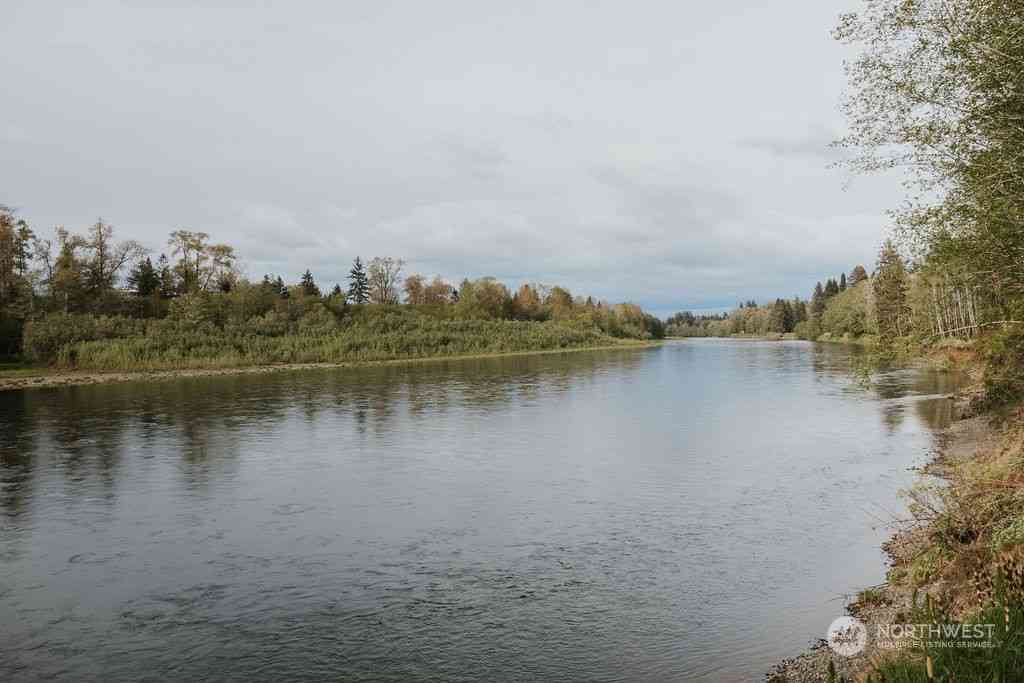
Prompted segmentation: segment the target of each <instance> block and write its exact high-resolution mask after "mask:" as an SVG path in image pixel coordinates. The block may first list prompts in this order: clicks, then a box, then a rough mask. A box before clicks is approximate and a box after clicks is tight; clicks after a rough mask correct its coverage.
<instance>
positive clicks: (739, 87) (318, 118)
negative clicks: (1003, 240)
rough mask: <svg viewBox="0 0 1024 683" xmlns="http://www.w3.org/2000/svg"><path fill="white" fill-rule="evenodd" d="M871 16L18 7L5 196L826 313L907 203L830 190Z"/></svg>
mask: <svg viewBox="0 0 1024 683" xmlns="http://www.w3.org/2000/svg"><path fill="white" fill-rule="evenodd" d="M857 2H858V0H785V1H784V2H774V3H765V2H763V0H721V1H719V2H681V1H679V0H666V1H655V0H631V1H630V2H626V1H624V0H617V1H615V2H600V1H596V0H590V1H584V0H579V1H576V0H546V1H543V2H536V3H533V2H525V1H517V2H507V1H504V2H499V1H496V0H495V1H492V0H434V1H432V2H420V1H415V0H406V1H403V2H389V1H387V0H371V1H367V2H356V1H348V0H335V1H331V2H328V1H327V0H324V1H322V2H305V1H295V0H293V1H292V2H287V3H283V2H281V3H273V2H244V3H243V2H237V3H236V2H216V1H207V2H195V3H190V2H160V3H157V2H144V1H136V2H101V1H97V2H78V3H61V2H40V1H38V0H25V1H21V0H13V2H12V0H7V2H5V3H4V4H5V9H4V13H3V14H4V22H3V24H2V25H0V43H2V44H3V46H4V49H3V51H2V54H0V79H2V83H3V89H4V105H3V107H0V158H2V159H3V163H0V203H3V204H8V205H11V206H14V207H17V208H18V209H19V211H20V213H21V215H22V216H23V217H25V218H26V219H28V220H29V221H30V222H31V223H32V225H33V226H34V227H35V228H36V229H37V231H39V232H44V233H45V232H48V231H49V230H51V229H52V227H53V226H54V225H57V224H63V225H66V226H68V227H69V228H84V227H85V226H86V225H87V224H88V223H89V222H91V221H93V220H95V219H96V218H97V217H99V216H102V217H103V218H104V219H106V220H107V221H109V222H111V223H113V224H114V225H115V227H116V228H117V230H118V232H119V234H120V235H121V236H124V237H134V238H137V239H139V240H141V241H142V242H144V243H145V244H146V245H147V246H148V247H151V248H152V249H153V250H154V252H155V253H159V251H160V250H161V249H163V248H164V244H165V241H166V235H167V233H168V232H169V231H171V230H173V229H176V228H179V227H185V228H190V229H194V230H202V231H205V232H208V233H210V235H211V236H212V238H213V239H214V240H215V241H222V242H227V243H230V244H233V245H235V246H236V248H237V250H238V252H239V254H240V255H241V257H242V259H243V268H244V270H245V271H246V272H247V273H248V274H249V275H250V276H251V277H260V276H262V274H263V273H264V272H272V273H280V274H282V275H284V276H285V278H286V279H289V280H296V279H297V277H298V275H299V274H300V273H301V272H302V271H303V270H305V269H306V268H307V267H308V268H310V269H312V271H313V273H314V275H315V276H316V277H317V280H318V281H319V282H320V283H321V284H322V285H325V284H326V285H327V286H331V285H333V283H334V282H336V281H342V280H343V278H344V276H345V274H346V273H347V270H348V267H349V264H350V262H351V260H352V258H353V257H355V256H356V255H357V254H359V255H362V256H363V257H364V258H367V257H372V256H374V255H393V256H398V257H402V258H404V259H406V261H407V262H408V266H407V269H408V270H410V271H417V272H422V273H426V274H429V275H432V274H435V273H439V274H441V275H443V276H445V277H447V278H450V279H461V278H462V277H464V276H470V277H476V276H482V275H494V276H496V277H498V278H500V279H502V280H505V281H506V282H508V283H509V284H516V283H518V282H521V281H539V282H543V283H563V284H567V285H568V286H569V287H570V288H571V289H572V290H573V292H574V293H583V294H593V295H596V296H600V297H601V298H606V299H609V300H613V301H620V300H631V301H636V302H638V303H641V304H642V305H644V306H645V307H647V308H649V309H650V310H653V311H655V312H657V313H659V314H668V313H671V312H672V311H674V310H678V309H683V308H690V309H713V308H719V307H728V306H731V305H733V304H735V302H736V301H737V300H739V299H741V298H742V299H748V298H757V299H767V298H769V297H770V298H774V297H776V296H792V295H794V294H800V295H802V296H807V295H808V294H809V290H810V287H811V286H812V285H813V283H814V281H815V280H817V279H821V278H824V277H826V276H828V275H834V274H835V275H837V274H838V273H839V272H841V271H843V270H846V271H849V269H850V268H851V267H852V266H853V265H855V264H856V263H858V262H863V263H865V264H867V265H870V262H871V261H872V260H873V255H874V253H875V251H876V249H877V245H878V244H879V242H880V241H881V239H882V238H883V236H884V235H885V233H886V230H887V221H886V218H885V211H886V209H888V208H890V207H892V206H894V205H895V204H896V203H897V202H898V199H899V195H898V190H899V187H898V184H897V183H896V182H894V180H893V179H891V178H889V179H886V178H868V179H862V178H858V179H855V180H854V182H853V183H852V185H849V186H847V185H848V183H847V181H848V178H847V177H846V176H845V175H844V173H843V172H841V171H837V170H831V169H829V164H830V162H831V161H833V160H834V153H833V152H832V151H831V150H830V149H829V148H828V143H829V141H830V140H831V139H833V138H834V137H836V136H837V135H838V134H840V133H841V132H842V130H843V119H842V116H841V114H840V112H839V110H838V102H839V98H840V95H841V93H842V91H843V87H844V80H843V73H842V60H843V58H844V56H846V53H845V51H844V49H843V48H842V47H841V46H839V45H837V44H835V43H834V42H833V41H832V40H831V38H830V36H829V31H830V29H831V27H832V26H833V25H834V23H835V19H836V17H837V16H838V14H839V13H840V12H842V11H846V10H849V9H851V8H852V6H854V5H855V3H857Z"/></svg>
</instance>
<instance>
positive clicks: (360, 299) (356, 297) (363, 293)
mask: <svg viewBox="0 0 1024 683" xmlns="http://www.w3.org/2000/svg"><path fill="white" fill-rule="evenodd" d="M348 281H349V285H348V300H349V301H351V302H352V303H354V304H365V303H366V302H368V301H369V300H370V280H369V278H367V276H366V268H365V267H364V266H363V262H362V260H361V259H360V258H359V257H358V256H356V260H355V261H353V262H352V270H350V271H349V273H348Z"/></svg>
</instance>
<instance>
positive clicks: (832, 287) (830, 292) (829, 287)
mask: <svg viewBox="0 0 1024 683" xmlns="http://www.w3.org/2000/svg"><path fill="white" fill-rule="evenodd" d="M838 293H839V283H838V282H836V281H835V279H834V278H829V279H828V281H827V282H826V283H825V298H826V299H831V298H832V297H834V296H835V295H836V294H838Z"/></svg>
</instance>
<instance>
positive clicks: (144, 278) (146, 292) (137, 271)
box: [128, 256, 160, 296]
mask: <svg viewBox="0 0 1024 683" xmlns="http://www.w3.org/2000/svg"><path fill="white" fill-rule="evenodd" d="M128 287H129V289H131V290H132V291H133V292H135V294H136V295H137V296H151V295H152V294H153V292H156V291H157V290H159V289H160V273H159V272H157V269H156V268H154V267H153V262H152V261H151V260H150V259H149V257H148V256H147V257H146V258H144V259H142V260H141V261H139V262H138V263H136V264H135V267H134V268H132V269H131V272H129V273H128Z"/></svg>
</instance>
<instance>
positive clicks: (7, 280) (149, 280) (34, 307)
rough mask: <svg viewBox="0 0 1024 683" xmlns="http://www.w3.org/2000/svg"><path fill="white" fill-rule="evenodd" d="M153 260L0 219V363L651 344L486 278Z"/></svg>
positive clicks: (110, 243)
mask: <svg viewBox="0 0 1024 683" xmlns="http://www.w3.org/2000/svg"><path fill="white" fill-rule="evenodd" d="M166 247H167V249H166V251H165V253H161V254H159V255H158V256H157V257H156V258H155V260H154V258H153V256H152V255H151V254H150V253H149V252H148V251H147V250H146V249H145V248H144V247H143V246H142V244H141V243H139V242H138V241H135V240H131V239H129V240H119V239H117V237H116V236H115V231H114V228H113V226H111V225H110V224H108V223H106V222H104V221H102V220H100V221H97V222H96V223H94V224H93V225H91V226H90V227H89V228H88V229H87V230H85V231H84V232H82V233H75V232H71V231H68V230H66V229H64V228H57V229H56V230H55V232H54V234H53V236H52V237H51V238H42V237H40V236H39V235H37V234H36V232H35V231H34V230H33V229H32V228H31V227H30V226H29V224H28V223H27V222H26V221H25V220H23V219H21V218H19V217H18V216H17V215H16V213H15V212H14V211H12V210H10V209H7V208H0V355H3V356H7V357H9V358H23V359H26V360H29V361H32V362H35V363H56V364H58V365H63V366H67V367H93V368H103V369H133V368H145V367H194V366H197V365H199V366H206V365H218V364H226V365H242V364H248V363H274V362H297V361H345V360H376V359H387V358H404V357H418V356H429V355H437V354H456V353H461V354H465V353H477V352H480V353H489V352H504V351H521V350H533V349H549V348H568V347H578V346H587V345H600V344H605V343H614V342H615V340H621V339H626V340H629V339H632V340H646V339H659V338H661V337H663V336H664V324H663V323H662V321H660V320H659V319H657V318H656V317H654V316H652V315H650V314H648V313H645V312H644V311H643V310H641V309H640V307H639V306H636V305H634V304H628V303H621V304H609V303H607V302H604V301H597V300H595V299H594V298H592V297H587V296H574V295H573V294H572V293H571V292H570V291H569V290H568V289H566V288H565V287H560V286H544V285H538V284H530V283H527V284H523V285H521V286H520V287H519V288H518V289H517V290H516V291H515V292H512V291H510V290H509V289H508V287H506V286H505V285H504V284H502V283H501V282H499V281H497V280H496V279H494V278H491V277H484V278H478V279H464V280H462V281H461V282H460V283H459V284H458V285H457V286H456V285H453V284H451V283H449V282H446V281H445V280H443V279H442V278H440V277H438V276H435V277H432V278H427V277H425V276H423V275H420V274H417V273H410V274H406V273H405V262H404V261H403V260H402V259H399V258H393V257H387V256H385V257H375V258H372V259H370V260H369V261H368V262H365V263H364V262H363V260H362V259H361V258H359V257H356V258H355V259H354V261H353V262H352V265H351V269H350V272H349V276H348V278H347V282H346V283H345V286H342V284H341V283H337V284H334V285H333V286H332V287H330V288H325V289H322V288H321V285H320V284H319V283H318V282H317V281H316V278H315V277H314V275H313V273H312V272H311V271H310V270H306V272H305V273H304V274H303V275H302V277H301V278H300V279H299V281H298V282H294V283H288V282H285V280H284V279H283V278H281V277H280V276H278V275H273V274H266V275H264V276H263V277H262V278H261V279H259V280H256V281H250V280H248V279H246V278H245V277H243V276H242V274H241V272H240V269H239V266H238V255H237V253H236V251H235V248H234V246H232V245H227V244H220V243H216V242H212V241H211V240H210V237H209V235H208V234H206V233H204V232H196V231H190V230H175V231H173V232H171V233H170V235H169V238H168V240H167V243H166Z"/></svg>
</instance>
